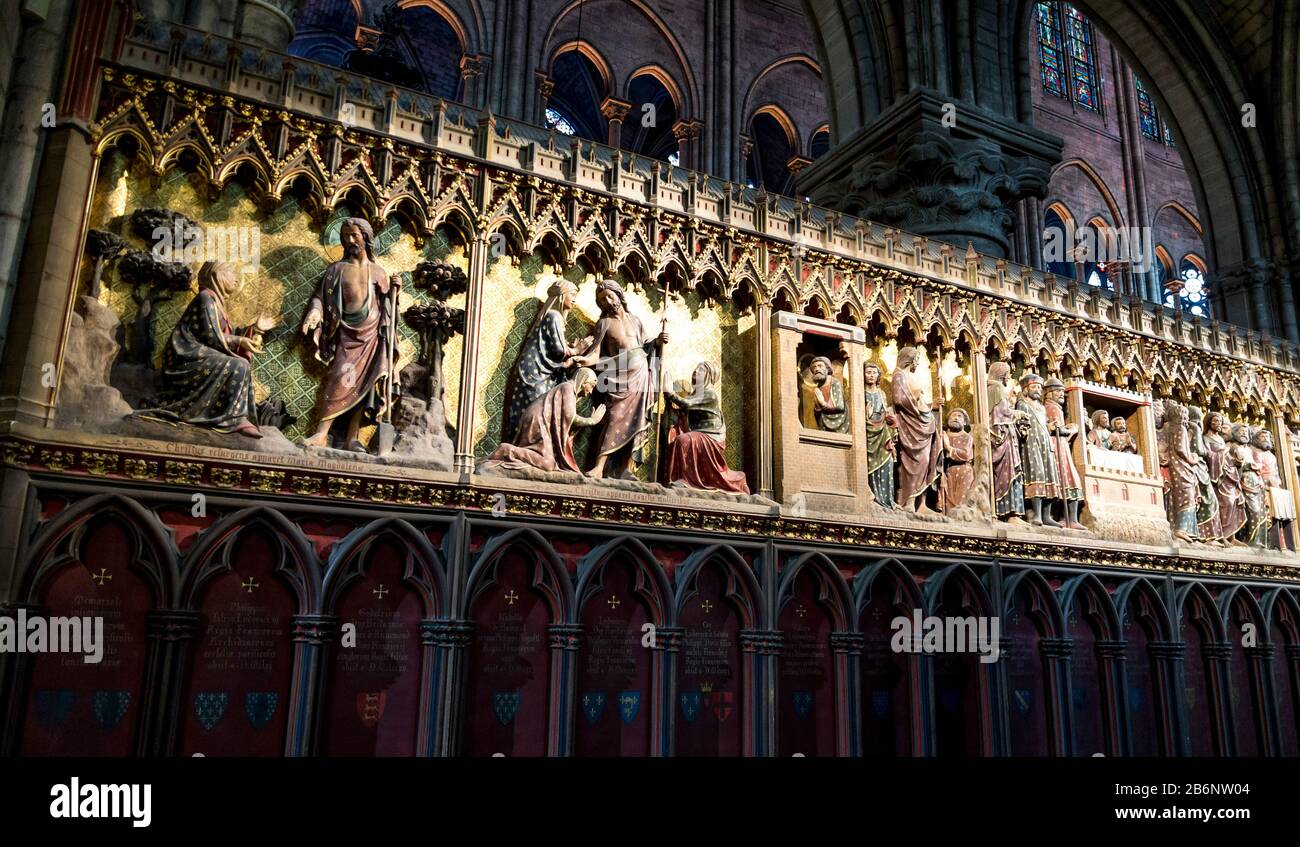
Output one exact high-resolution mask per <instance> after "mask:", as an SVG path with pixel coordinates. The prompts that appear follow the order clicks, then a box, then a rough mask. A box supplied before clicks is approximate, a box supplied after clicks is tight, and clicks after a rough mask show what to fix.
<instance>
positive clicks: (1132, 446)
mask: <svg viewBox="0 0 1300 847" xmlns="http://www.w3.org/2000/svg"><path fill="white" fill-rule="evenodd" d="M1110 425H1111V431H1110V449H1111V450H1115V451H1117V452H1120V453H1136V452H1137V451H1138V444H1137V439H1136V438H1134V437H1133V433H1131V432H1129V431H1128V419H1127V418H1124V417H1118V416H1117V417H1116V418H1115V419H1114V420H1112V421H1111V422H1110Z"/></svg>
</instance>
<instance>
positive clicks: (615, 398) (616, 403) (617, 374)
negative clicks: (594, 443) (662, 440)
mask: <svg viewBox="0 0 1300 847" xmlns="http://www.w3.org/2000/svg"><path fill="white" fill-rule="evenodd" d="M624 319H625V321H626V322H628V323H625V324H624V326H625V327H628V326H630V327H631V329H632V330H633V332H634V334H635V337H636V342H635V345H634V346H632V347H629V348H626V349H623V350H620V351H618V352H617V353H616V354H614V355H612V356H608V357H606V358H604V359H600V360H599V361H597V362H595V363H594V364H593V365H592V366H591V367H592V369H593V370H594V371H595V372H596V398H595V400H594V401H593V402H595V403H597V404H604V406H605V425H604V426H603V427H602V428H601V431H600V441H599V445H600V446H599V448H598V455H601V456H607V455H609V454H611V453H616V452H618V451H619V450H621V449H622V448H624V447H626V446H628V445H629V444H630V445H631V446H632V451H633V455H635V454H636V453H638V452H639V451H640V450H641V449H642V447H643V446H644V444H645V441H646V438H647V433H648V432H649V429H650V412H651V407H652V405H653V401H654V397H655V395H654V393H653V392H652V391H651V387H652V383H653V382H654V380H655V375H654V374H653V373H652V372H651V369H650V354H651V353H652V352H653V351H654V346H655V339H654V338H649V339H647V338H646V335H645V328H644V327H643V326H642V325H641V319H640V318H638V317H637V316H636V315H633V314H631V313H624ZM610 320H611V319H610V318H608V317H602V318H601V319H600V322H598V323H597V324H596V337H597V338H603V337H606V333H605V326H604V324H606V323H607V322H608V321H610Z"/></svg>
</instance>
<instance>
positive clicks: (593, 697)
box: [582, 691, 605, 726]
mask: <svg viewBox="0 0 1300 847" xmlns="http://www.w3.org/2000/svg"><path fill="white" fill-rule="evenodd" d="M604 713H605V692H604V691H588V692H587V693H586V694H583V695H582V716H583V717H584V718H586V719H587V723H589V724H591V725H592V726H595V725H596V721H598V720H600V716H601V715H603V714H604Z"/></svg>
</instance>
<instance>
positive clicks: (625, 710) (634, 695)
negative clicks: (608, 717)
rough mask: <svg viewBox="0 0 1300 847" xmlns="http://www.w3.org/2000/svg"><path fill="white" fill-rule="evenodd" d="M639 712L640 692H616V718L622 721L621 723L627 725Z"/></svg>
mask: <svg viewBox="0 0 1300 847" xmlns="http://www.w3.org/2000/svg"><path fill="white" fill-rule="evenodd" d="M639 711H641V692H640V691H620V692H618V716H619V717H620V718H622V719H623V723H625V724H629V723H631V722H632V721H634V720H636V713H637V712H639Z"/></svg>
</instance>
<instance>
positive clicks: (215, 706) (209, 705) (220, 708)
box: [194, 691, 230, 732]
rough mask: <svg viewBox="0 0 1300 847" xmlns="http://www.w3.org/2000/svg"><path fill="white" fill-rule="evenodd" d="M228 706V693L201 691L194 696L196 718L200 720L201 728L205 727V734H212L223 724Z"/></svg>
mask: <svg viewBox="0 0 1300 847" xmlns="http://www.w3.org/2000/svg"><path fill="white" fill-rule="evenodd" d="M228 705H230V692H228V691H200V692H199V693H198V694H195V695H194V717H196V718H198V719H199V726H201V727H203V731H204V732H211V731H212V728H213V727H214V726H216V725H217V724H218V723H220V722H221V719H222V718H223V717H225V715H226V706H228Z"/></svg>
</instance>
